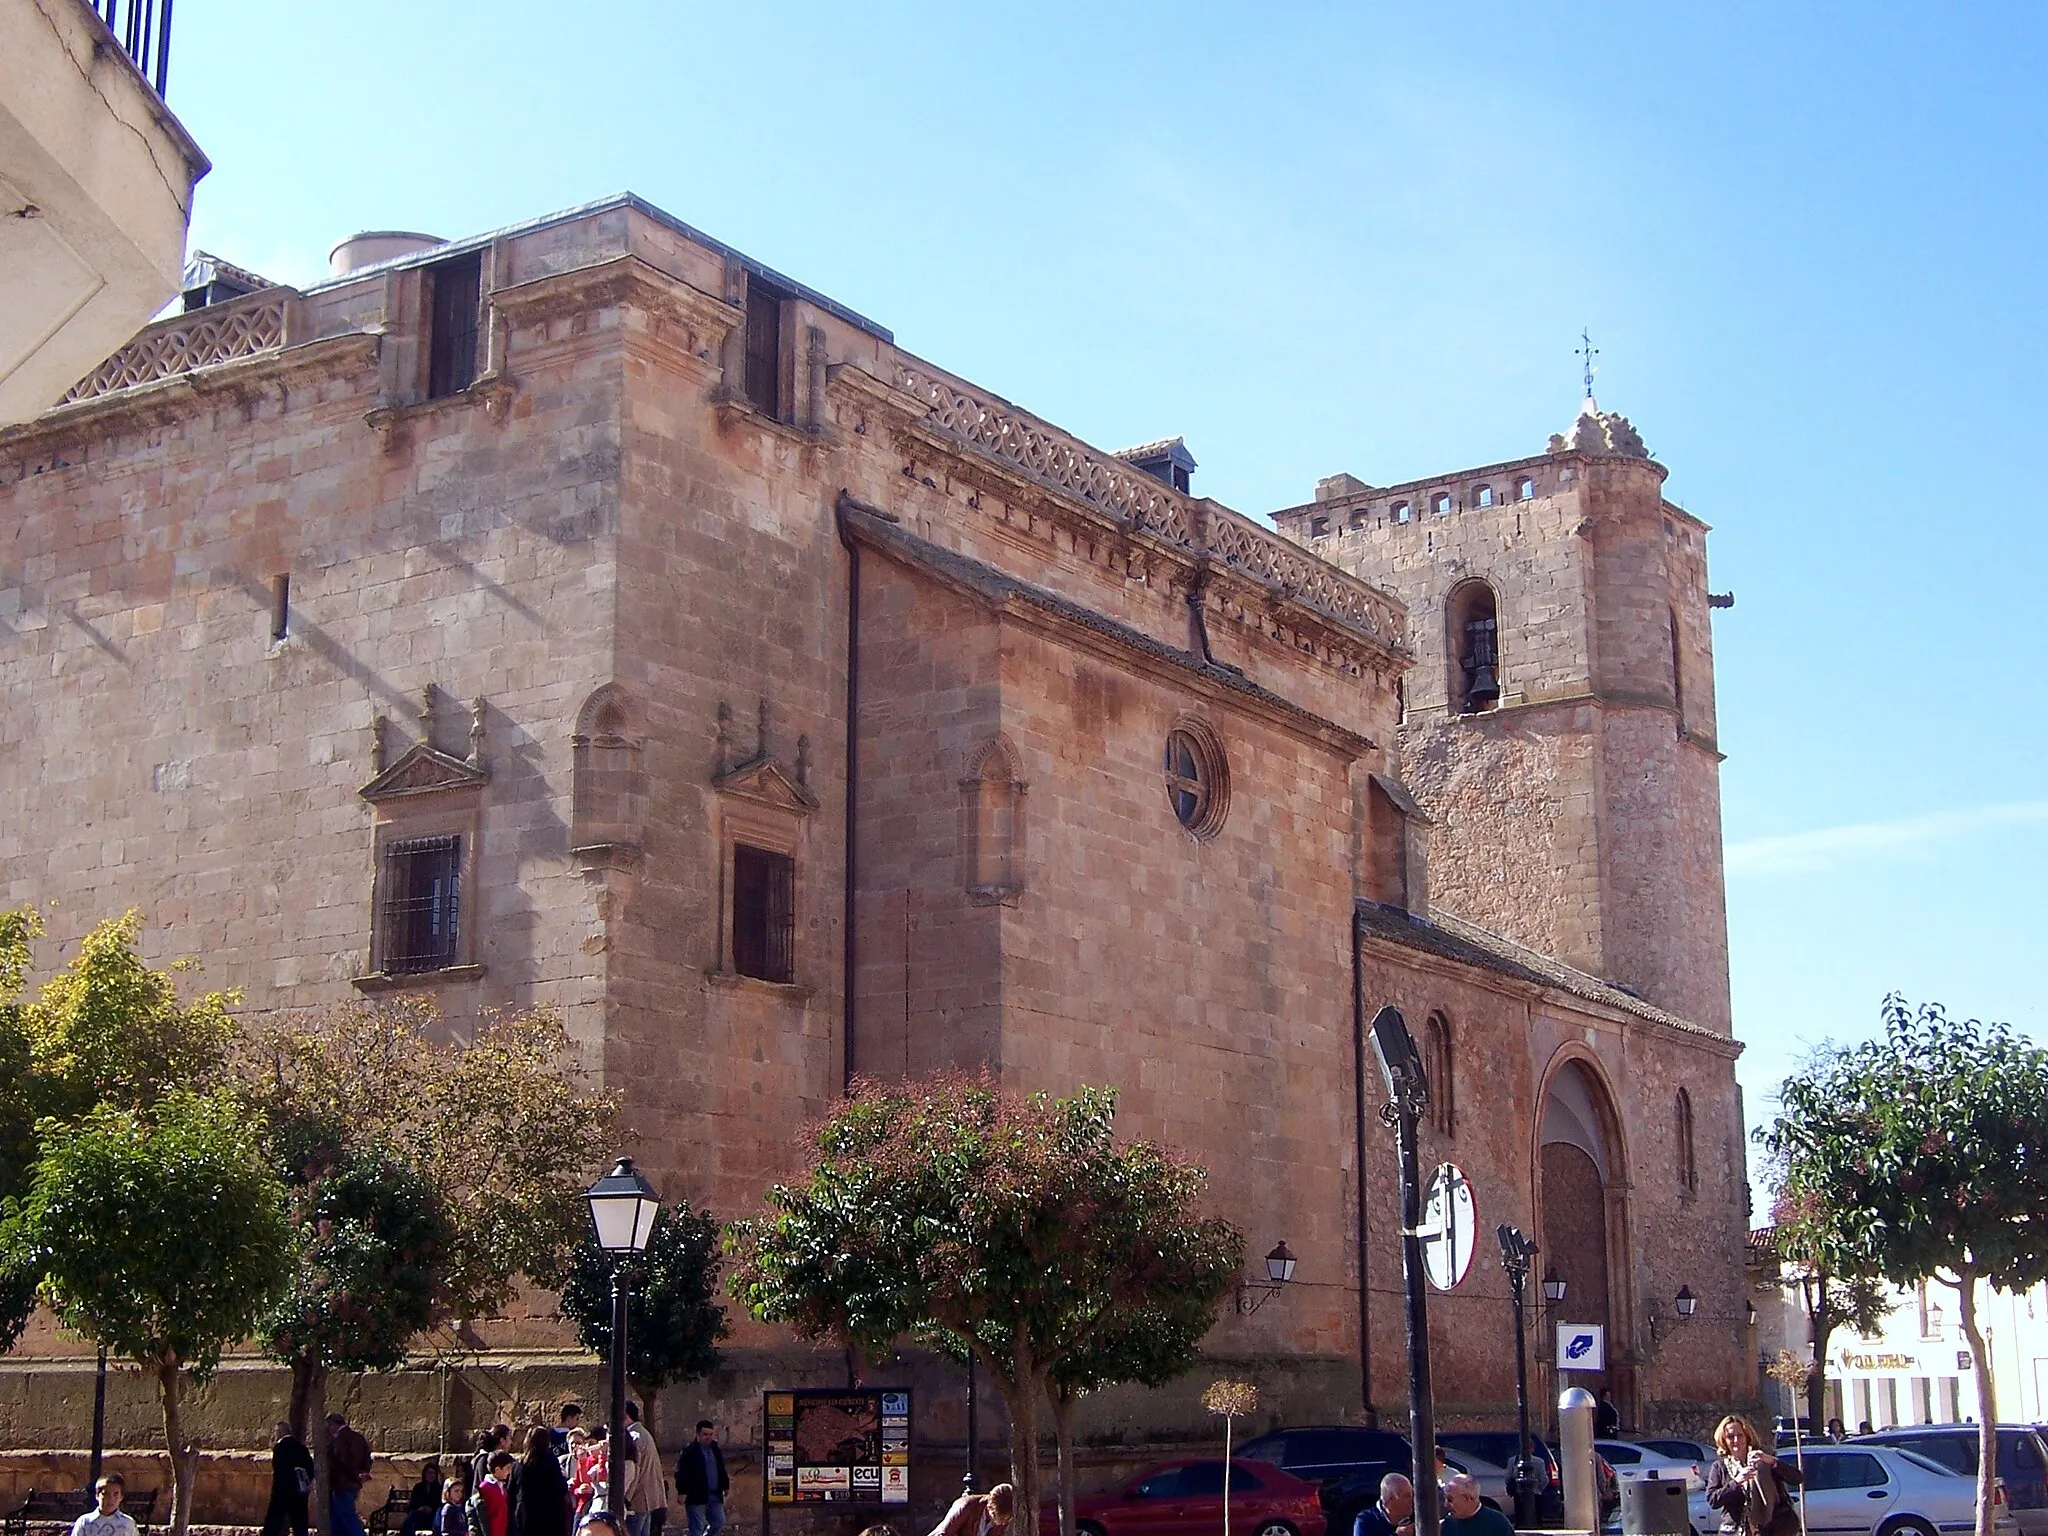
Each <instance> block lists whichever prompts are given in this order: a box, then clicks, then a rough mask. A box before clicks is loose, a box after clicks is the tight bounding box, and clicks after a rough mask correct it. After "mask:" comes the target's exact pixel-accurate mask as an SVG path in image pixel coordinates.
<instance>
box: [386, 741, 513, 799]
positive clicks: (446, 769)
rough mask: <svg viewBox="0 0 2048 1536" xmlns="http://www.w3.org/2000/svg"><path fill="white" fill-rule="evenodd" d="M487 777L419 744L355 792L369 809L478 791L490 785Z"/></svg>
mask: <svg viewBox="0 0 2048 1536" xmlns="http://www.w3.org/2000/svg"><path fill="white" fill-rule="evenodd" d="M490 778H491V776H490V774H488V773H486V772H485V771H484V770H483V769H482V768H479V767H477V766H476V765H474V764H472V763H467V762H464V761H463V760H462V759H461V758H459V757H451V756H449V755H448V754H447V753H446V752H443V751H441V750H439V749H438V748H435V747H430V746H428V745H427V744H426V743H425V742H420V743H419V744H417V745H416V746H414V747H412V748H411V749H410V750H408V751H407V752H406V753H405V755H404V756H403V757H401V758H399V760H398V761H397V762H395V763H393V764H392V765H391V766H390V767H389V768H386V769H385V770H384V771H383V772H382V773H380V774H378V775H377V777H376V778H374V779H372V780H370V782H369V783H367V784H365V785H364V786H363V787H362V789H361V790H359V791H358V793H359V794H361V795H362V797H363V798H364V799H365V800H367V801H369V802H370V803H371V804H372V805H376V804H379V803H381V802H384V801H387V800H405V799H409V798H411V797H413V796H415V795H436V794H442V793H445V792H447V791H449V790H456V789H478V788H481V787H482V786H483V785H485V784H488V783H489V782H490Z"/></svg>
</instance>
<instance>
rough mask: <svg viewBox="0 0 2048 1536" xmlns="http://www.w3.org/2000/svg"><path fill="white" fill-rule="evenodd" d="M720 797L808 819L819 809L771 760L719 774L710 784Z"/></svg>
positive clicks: (762, 760)
mask: <svg viewBox="0 0 2048 1536" xmlns="http://www.w3.org/2000/svg"><path fill="white" fill-rule="evenodd" d="M711 782H712V784H713V786H714V787H715V788H716V789H717V790H718V791H719V793H720V794H726V795H736V796H738V797H739V798H740V799H742V800H752V801H754V802H756V803H757V804H760V805H766V806H772V807H774V808H775V809H776V810H779V811H787V812H789V813H790V814H791V815H793V816H808V815H809V814H810V813H811V812H812V811H815V810H816V809H817V808H818V798H817V796H815V795H813V794H812V793H811V792H810V791H809V790H808V789H805V788H804V787H803V785H802V784H800V783H798V782H797V781H796V780H795V779H793V778H791V777H790V776H789V775H788V774H786V773H784V772H783V771H782V767H781V765H780V764H778V763H777V762H776V761H775V760H774V759H773V758H765V757H764V758H756V759H755V760H754V761H752V762H750V763H742V764H740V765H739V767H737V768H733V769H730V770H728V771H727V772H725V773H721V774H719V775H718V776H717V777H716V778H714V779H713V780H712V781H711Z"/></svg>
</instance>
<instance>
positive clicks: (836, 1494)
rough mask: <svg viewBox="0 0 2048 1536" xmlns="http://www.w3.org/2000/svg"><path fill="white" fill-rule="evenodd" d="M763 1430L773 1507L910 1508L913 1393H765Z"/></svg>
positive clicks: (811, 1389)
mask: <svg viewBox="0 0 2048 1536" xmlns="http://www.w3.org/2000/svg"><path fill="white" fill-rule="evenodd" d="M761 1431H762V1432H761V1444H762V1445H763V1447H765V1454H766V1458H767V1460H766V1466H765V1469H764V1470H765V1472H766V1478H767V1486H766V1494H767V1501H768V1503H769V1504H770V1505H776V1504H908V1503H909V1502H910V1392H909V1390H908V1389H895V1388H877V1389H869V1388H863V1387H850V1388H836V1387H828V1388H817V1387H794V1388H785V1389H782V1390H778V1391H770V1392H764V1393H762V1394H761Z"/></svg>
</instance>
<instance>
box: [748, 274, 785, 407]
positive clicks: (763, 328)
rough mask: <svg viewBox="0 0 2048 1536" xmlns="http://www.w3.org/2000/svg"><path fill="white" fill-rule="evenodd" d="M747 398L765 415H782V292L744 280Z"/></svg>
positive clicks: (751, 277) (750, 279)
mask: <svg viewBox="0 0 2048 1536" xmlns="http://www.w3.org/2000/svg"><path fill="white" fill-rule="evenodd" d="M747 399H748V401H749V402H751V403H752V405H753V407H754V409H755V410H757V411H759V412H760V413H761V414H762V415H764V416H773V417H775V418H776V419H777V420H778V421H779V420H780V419H781V418H782V295H781V294H780V293H778V292H777V291H776V290H775V289H773V288H771V287H769V286H768V284H766V283H764V282H762V281H761V280H760V279H759V278H757V277H753V276H751V275H750V276H749V277H748V279H747Z"/></svg>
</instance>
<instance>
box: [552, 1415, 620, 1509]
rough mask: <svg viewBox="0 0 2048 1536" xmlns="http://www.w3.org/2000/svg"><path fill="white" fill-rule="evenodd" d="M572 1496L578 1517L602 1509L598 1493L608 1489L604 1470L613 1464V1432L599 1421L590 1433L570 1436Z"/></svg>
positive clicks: (567, 1470)
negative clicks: (611, 1440) (611, 1436)
mask: <svg viewBox="0 0 2048 1536" xmlns="http://www.w3.org/2000/svg"><path fill="white" fill-rule="evenodd" d="M569 1458H570V1459H569V1465H568V1466H567V1467H565V1468H564V1469H563V1470H564V1471H566V1472H567V1473H568V1474H569V1496H570V1497H571V1498H572V1499H574V1500H575V1503H576V1518H577V1519H579V1520H580V1519H582V1518H583V1517H584V1516H585V1515H588V1514H590V1513H592V1512H593V1511H596V1512H599V1513H603V1512H604V1511H603V1502H602V1500H600V1499H599V1497H598V1495H600V1494H601V1493H603V1492H604V1491H605V1474H606V1470H607V1469H608V1468H609V1466H610V1465H611V1444H610V1432H609V1431H608V1430H607V1429H606V1428H605V1426H604V1425H602V1424H600V1425H598V1426H597V1428H596V1430H594V1431H593V1432H592V1433H590V1434H585V1433H584V1432H583V1431H582V1430H580V1429H579V1430H576V1431H574V1432H573V1433H572V1434H571V1435H570V1436H569ZM621 1536H624V1533H623V1532H622V1533H621Z"/></svg>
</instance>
